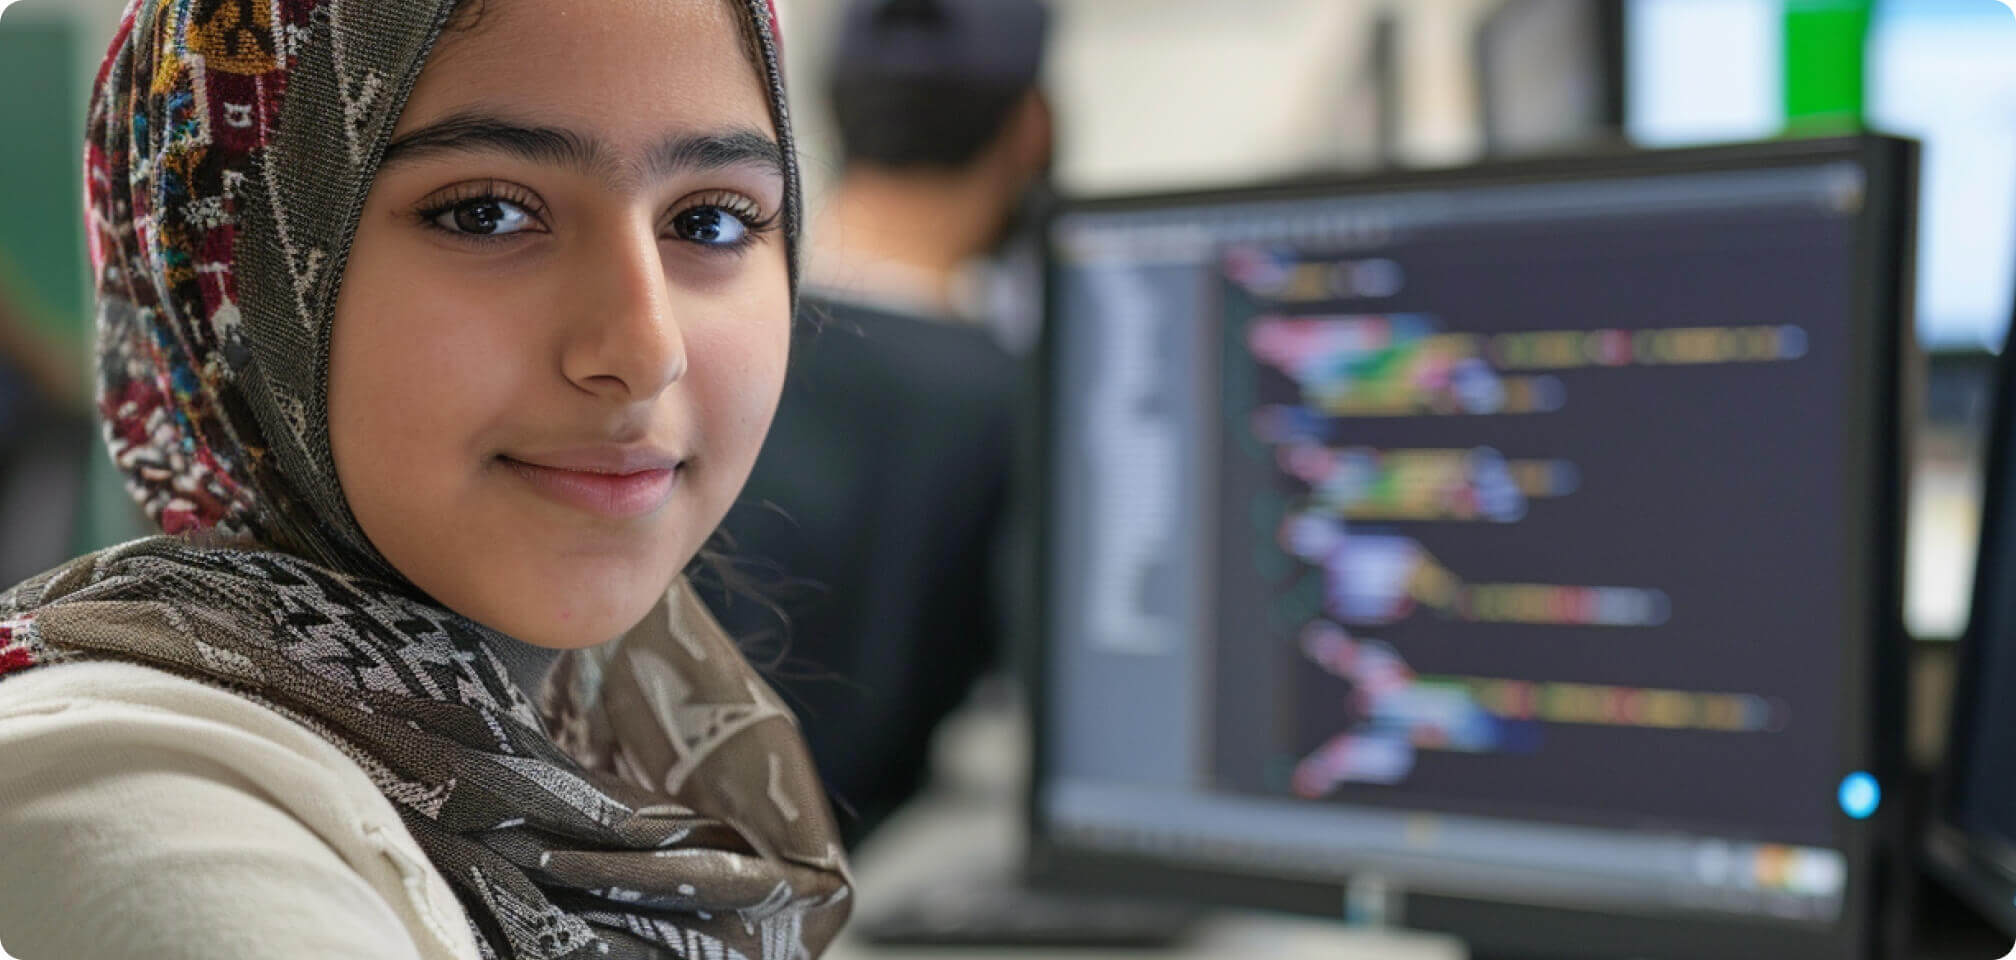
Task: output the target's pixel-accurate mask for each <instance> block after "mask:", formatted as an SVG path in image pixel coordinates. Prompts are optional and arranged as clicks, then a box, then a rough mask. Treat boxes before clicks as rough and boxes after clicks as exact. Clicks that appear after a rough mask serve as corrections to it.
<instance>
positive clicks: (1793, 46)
mask: <svg viewBox="0 0 2016 960" xmlns="http://www.w3.org/2000/svg"><path fill="white" fill-rule="evenodd" d="M1869 4H1870V0H1788V2H1787V3H1786V4H1785V125H1786V130H1787V132H1790V133H1795V134H1800V133H1823V132H1831V131H1835V130H1841V129H1852V128H1857V127H1860V126H1861V125H1862V118H1863V90H1864V86H1863V62H1864V51H1865V49H1866V47H1867V45H1868V39H1869Z"/></svg>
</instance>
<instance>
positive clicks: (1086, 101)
mask: <svg viewBox="0 0 2016 960" xmlns="http://www.w3.org/2000/svg"><path fill="white" fill-rule="evenodd" d="M1493 2H1494V0H1406V2H1404V3H1403V2H1396V0H1050V4H1051V8H1052V10H1053V11H1054V12H1055V14H1056V32H1055V34H1054V36H1053V41H1052V46H1051V50H1050V65H1049V71H1048V75H1047V77H1046V83H1047V85H1048V88H1049V90H1050V94H1051V96H1052V98H1053V99H1054V100H1055V101H1056V104H1057V113H1058V122H1059V138H1060V139H1059V157H1058V170H1057V174H1058V179H1059V182H1060V184H1061V185H1062V186H1063V187H1065V188H1066V189H1067V190H1071V191H1074V192H1089V193H1103V192H1115V191H1139V190H1145V189H1156V188H1168V187H1176V186H1184V185H1198V184H1219V183H1237V182H1242V181H1250V180H1254V179H1260V178H1269V177H1278V176H1283V175H1289V174H1295V173H1301V172H1306V171H1310V170H1314V169H1324V168H1334V167H1338V166H1346V167H1348V166H1355V165H1362V164H1364V163H1366V162H1369V161H1370V160H1371V158H1372V144H1371V140H1370V138H1371V129H1372V125H1373V122H1374V119H1373V116H1372V114H1371V105H1370V101H1369V99H1367V98H1366V97H1365V96H1364V93H1365V90H1366V88H1364V87H1363V78H1364V75H1365V71H1366V66H1367V65H1366V63H1365V62H1364V60H1363V53H1364V51H1365V48H1366V43H1367V42H1368V40H1369V35H1370V24H1371V22H1372V19H1373V17H1374V15H1375V14H1376V13H1378V11H1380V10H1381V9H1384V8H1391V9H1394V10H1397V11H1399V12H1400V13H1401V14H1402V16H1403V18H1404V21H1403V22H1404V23H1405V24H1406V27H1405V29H1404V30H1403V33H1402V41H1401V48H1400V51H1399V54H1398V55H1399V58H1400V62H1401V64H1402V65H1403V69H1405V70H1406V71H1407V75H1406V76H1405V78H1404V82H1403V88H1404V89H1406V90H1407V91H1408V99H1407V102H1406V103H1405V104H1404V112H1405V114H1406V126H1405V128H1404V129H1403V131H1402V138H1401V143H1400V150H1401V153H1402V155H1403V157H1405V158H1407V159H1409V160H1411V161H1415V162H1424V163H1440V162H1456V161H1460V160H1463V159H1466V158H1468V157H1470V156H1472V155H1474V154H1475V152H1476V150H1477V148H1478V145H1479V144H1478V136H1479V134H1478V123H1477V119H1476V110H1477V105H1476V103H1475V91H1474V89H1473V87H1472V86H1471V84H1470V81H1469V77H1468V74H1467V70H1468V57H1469V50H1470V48H1469V46H1468V44H1469V29H1470V27H1471V26H1472V25H1474V23H1475V21H1476V18H1477V17H1478V16H1479V15H1481V13H1482V12H1483V11H1484V10H1486V9H1487V8H1488V7H1490V6H1491V5H1492V3H1493ZM782 8H783V9H782V15H783V17H784V29H785V34H786V38H787V52H788V54H789V59H790V64H789V68H790V71H791V86H792V96H793V98H794V101H795V103H796V105H797V111H798V123H799V130H800V135H801V141H802V148H803V150H804V152H805V154H806V157H807V178H808V187H809V188H810V191H811V195H812V198H813V200H812V202H813V204H814V206H815V207H816V205H817V203H818V196H819V193H820V188H821V187H822V185H823V183H824V181H825V179H826V176H825V175H826V174H830V172H831V171H832V169H833V167H834V154H833V150H832V146H831V140H830V137H829V135H828V130H829V128H830V123H829V121H828V119H827V117H826V115H825V107H824V103H823V98H822V95H821V90H820V89H819V81H820V77H821V73H822V72H823V68H824V66H825V63H826V49H827V47H828V46H829V44H830V40H831V36H832V31H833V29H834V26H835V21H836V19H837V16H838V14H839V11H840V10H841V8H842V3H841V2H840V0H783V2H782Z"/></svg>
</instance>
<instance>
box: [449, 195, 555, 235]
mask: <svg viewBox="0 0 2016 960" xmlns="http://www.w3.org/2000/svg"><path fill="white" fill-rule="evenodd" d="M434 224H435V225H436V226H438V227H440V228H441V229H443V230H448V231H452V232H455V233H466V234H469V235H471V236H478V237H497V236H504V235H507V234H513V233H519V232H521V231H524V230H525V229H527V228H529V227H530V226H531V225H532V215H531V214H530V213H529V212H527V211H526V210H525V208H524V207H521V206H519V205H518V204H515V203H512V202H511V201H509V200H499V199H497V198H496V197H479V198H477V199H475V200H467V201H464V202H462V203H458V204H456V205H454V206H453V207H450V208H448V209H446V210H443V211H441V213H440V214H439V215H438V216H436V217H435V218H434Z"/></svg>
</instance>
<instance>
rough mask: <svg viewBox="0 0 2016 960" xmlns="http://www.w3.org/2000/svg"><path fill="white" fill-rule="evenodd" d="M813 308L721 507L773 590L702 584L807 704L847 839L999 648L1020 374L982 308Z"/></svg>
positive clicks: (899, 786)
mask: <svg viewBox="0 0 2016 960" xmlns="http://www.w3.org/2000/svg"><path fill="white" fill-rule="evenodd" d="M806 309H807V310H809V311H812V313H811V314H810V316H811V317H812V318H814V319H813V322H812V323H811V324H808V334H807V335H806V336H805V337H804V338H803V339H802V340H801V341H800V343H799V344H798V346H797V350H796V352H795V354H794V356H793V357H792V370H791V373H790V375H789V377H788V378H787V380H786V385H785V390H784V399H783V402H782V405H781V407H780V408H779V410H778V414H777V420H776V424H775V426H774V427H773V428H772V429H771V432H770V437H769V440H768V441H767V443H766V444H765V446H764V449H763V453H762V456H761V457H760V458H759V459H758V461H757V463H756V467H755V471H754V473H753V475H752V476H751V477H750V480H749V485H748V487H747V489H746V490H745V491H744V494H743V497H742V500H741V501H740V502H739V503H738V505H737V506H736V508H735V509H734V510H733V511H731V512H730V514H729V517H728V520H727V521H726V522H725V523H724V525H723V531H724V534H725V537H724V538H723V547H724V552H725V553H726V555H727V556H726V559H727V560H728V561H729V563H730V565H731V566H732V568H733V569H735V570H736V571H739V572H742V573H744V574H746V575H747V577H746V578H747V579H748V580H753V581H754V583H753V584H748V583H745V584H744V587H745V588H746V587H750V586H753V587H754V590H755V593H756V594H757V595H758V596H759V597H761V598H762V599H754V598H752V597H751V596H749V595H748V593H747V590H746V589H745V590H737V589H735V588H734V587H733V586H732V585H731V586H730V587H728V589H726V590H714V591H712V593H711V595H710V601H711V602H712V604H713V606H714V608H715V609H716V611H717V613H718V614H719V615H720V617H721V620H722V622H723V624H724V625H725V626H727V628H728V630H729V632H730V634H731V635H733V636H736V637H738V638H740V639H742V640H743V641H744V642H745V644H746V645H747V648H748V649H749V650H750V652H751V656H752V658H754V659H755V660H756V661H757V662H758V664H759V666H760V665H762V664H764V663H765V662H766V658H767V661H768V662H769V663H770V664H771V665H772V666H771V668H770V669H769V670H768V671H767V673H768V675H769V677H770V678H771V680H772V682H773V683H774V684H775V685H776V686H777V687H778V689H779V691H780V692H781V693H782V694H783V696H784V698H785V700H786V702H788V703H790V704H791V705H792V706H793V707H794V708H796V709H797V710H798V711H799V716H800V718H801V720H802V723H803V726H804V732H805V737H806V740H807V741H808V742H809V743H810V744H811V747H812V753H813V757H814V759H815V760H816V761H817V763H818V766H819V769H820V772H821V774H822V775H823V776H824V777H825V779H826V782H827V786H828V787H829V789H830V790H831V791H832V793H833V799H834V803H835V806H836V807H837V808H838V809H839V812H840V821H841V824H842V828H843V833H844V835H845V837H846V840H847V842H848V844H849V845H850V846H851V845H853V844H854V843H856V842H858V841H859V840H860V839H861V838H862V837H863V836H865V835H866V834H867V833H868V832H869V831H871V830H873V829H874V827H875V826H876V825H877V824H879V823H880V822H881V821H882V820H883V819H884V818H885V817H887V816H888V814H889V813H890V812H891V811H892V810H893V809H894V808H895V807H897V806H898V805H900V804H901V803H902V802H903V801H904V800H906V799H908V798H909V797H910V796H911V795H912V794H914V793H915V792H916V791H917V790H918V789H919V788H920V787H921V786H922V783H923V779H924V776H925V774H926V772H927V766H928V762H927V761H928V754H929V747H930V740H931V735H932V733H933V731H934V730H935V728H936V727H937V725H938V723H939V722H940V721H941V720H942V719H944V717H945V715H946V714H947V713H949V712H950V711H951V710H952V709H953V708H954V707H956V706H957V705H958V704H959V702H960V700H961V699H963V697H964V696H965V694H966V693H967V691H968V689H969V687H970V686H971V685H972V682H973V680H974V679H975V678H976V677H977V676H978V675H979V674H980V673H981V672H982V671H983V670H985V669H986V668H987V667H988V665H989V664H990V663H991V662H992V661H993V660H994V659H995V657H996V656H997V654H998V652H999V647H1000V640H999V637H1000V634H1001V632H1002V631H1001V627H1000V615H1001V611H1000V609H999V604H998V603H997V600H996V596H995V594H996V590H995V589H994V587H995V584H996V580H995V563H996V559H997V554H998V553H999V549H1000V545H1001V540H1002V537H1003V528H1004V526H1005V520H1004V516H1005V513H1006V510H1007V494H1006V488H1007V482H1008V475H1009V472H1010V471H1009V458H1010V450H1011V446H1012V439H1011V434H1012V419H1013V417H1012V413H1013V406H1014V404H1013V396H1014V392H1015V387H1016V383H1017V376H1018V375H1017V366H1016V363H1015V361H1014V360H1013V359H1012V358H1010V357H1009V355H1008V354H1007V353H1006V352H1004V351H1003V350H1002V349H1001V348H1000V347H998V346H997V345H996V343H995V341H994V340H993V338H992V337H991V336H990V335H988V334H987V333H986V332H985V331H983V330H981V329H979V328H976V327H963V326H954V325H950V324H946V323H939V322H934V321H932V320H928V319H924V318H919V317H912V316H905V315H901V314H897V313H891V312H885V311H881V310H875V309H870V308H867V307H862V306H856V305H849V304H843V303H835V302H826V301H818V300H810V301H808V302H807V305H806ZM820 318H823V321H822V320H821V319H820ZM764 600H767V601H769V604H766V603H765V602H764ZM772 605H774V607H773V606H772ZM780 613H781V614H783V616H782V617H780V616H779V614H780Z"/></svg>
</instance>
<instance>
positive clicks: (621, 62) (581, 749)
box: [0, 0, 849, 960]
mask: <svg viewBox="0 0 2016 960" xmlns="http://www.w3.org/2000/svg"><path fill="white" fill-rule="evenodd" d="M90 128H91V135H90V143H89V152H88V157H87V164H88V188H89V194H90V207H89V209H90V220H91V232H92V237H93V245H92V253H93V261H94V263H95V264H96V267H97V274H98V288H99V298H100V320H99V340H100V343H99V354H100V371H99V372H100V379H101V387H102V394H101V413H102V415H103V416H104V417H105V419H106V422H107V429H106V436H107V439H108V440H109V442H110V445H111V448H112V454H113V457H114V458H115V460H116V461H117V462H118V464H119V466H120V467H122V468H123V469H124V470H125V471H126V473H127V475H128V483H129V487H130V488H131V489H132V491H133V492H134V493H135V495H136V496H137V497H139V499H140V500H141V502H142V503H143V504H144V506H145V507H146V509H147V511H148V514H149V516H151V517H152V518H153V519H154V520H155V521H156V522H157V523H158V524H159V525H160V526H161V527H162V529H163V530H164V531H165V532H166V533H167V534H170V535H171V536H169V537H159V538H155V539H151V540H143V541H138V542H135V543H131V544H127V545H125V546H121V547H117V548H114V549H111V550H108V551H105V552H103V553H100V554H96V555H93V556H89V557H85V558H82V559H80V560H77V561H75V562H73V563H71V564H69V565H67V566H64V567H62V568H60V569H58V570H56V571H53V572H51V573H49V574H45V575H43V576H40V577H37V578H35V579H33V580H30V581H29V582H27V583H24V584H22V585H20V586H19V587H16V588H15V589H14V590H13V591H11V592H10V593H8V594H7V595H6V597H4V598H0V943H4V944H5V946H6V948H7V949H8V950H9V951H10V952H12V953H13V954H15V955H17V956H20V957H22V958H23V960H41V958H72V957H90V958H95V960H124V958H133V960H140V958H143V957H144V958H185V957H186V958H197V957H201V958H235V957H289V958H292V957H303V958H308V957H313V958H359V960H362V958H372V960H386V958H414V957H426V958H436V957H440V958H450V957H452V958H461V960H470V958H476V957H498V958H548V957H551V958H577V957H579V958H588V957H610V958H646V957H653V958H655V957H710V958H712V957H724V958H725V957H751V958H763V960H773V958H774V960H798V958H804V957H810V956H816V955H817V954H818V953H819V952H820V951H821V950H822V949H823V947H824V946H825V945H826V944H827V943H828V942H829V941H830V940H831V939H832V937H833V936H834V935H835V933H836V932H837V931H838V929H839V927H840V926H841V924H842V923H843V921H844V919H845V916H846V913H847V910H848V906H849V904H848V885H847V879H846V872H845V867H844V865H843V863H842V860H841V857H840V854H839V853H838V849H837V846H836V845H835V843H834V832H833V829H832V825H831V817H830V814H829V813H828V811H827V809H826V801H825V799H824V797H823V796H822V795H821V793H820V791H819V790H818V787H817V783H816V780H815V778H814V777H813V776H812V774H811V772H810V766H809V763H808V761H807V760H806V757H805V755H804V751H803V749H802V747H801V745H800V744H799V742H798V739H797V733H796V727H795V722H794V720H793V719H792V717H791V716H790V714H789V712H788V711H787V710H786V709H784V708H783V707H782V706H781V705H780V704H779V703H778V702H777V700H776V698H775V697H774V696H773V695H772V694H771V693H770V691H769V690H768V689H767V688H765V687H764V685H763V684H762V683H761V682H760V681H759V680H758V679H757V678H756V676H755V675H754V673H753V672H752V671H751V670H750V668H749V667H748V665H747V664H746V663H745V662H744V661H743V660H742V659H741V657H740V656H739V655H738V654H737V653H736V651H735V648H734V647H733V646H732V644H730V643H729V642H728V640H727V639H726V638H725V637H724V636H723V635H722V634H721V632H720V630H719V628H718V627H716V626H715V625H714V624H713V622H712V620H710V619H709V618H708V616H707V614H706V613H705V611H704V610H703V609H702V608H701V607H700V606H699V604H698V603H697V602H696V601H695V599H694V597H693V595H692V593H691V591H690V589H689V588H688V587H687V586H686V584H685V581H684V579H683V578H682V576H681V574H682V571H683V570H684V569H685V568H686V567H687V566H688V564H689V563H690V562H691V561H692V560H693V558H694V556H695V554H696V552H697V551H698V550H699V549H700V547H701V545H702V543H703V541H704V540H705V539H706V537H707V536H708V535H709V534H710V532H711V531H712V530H713V529H714V527H715V525H716V524H717V523H718V522H719V521H720V519H721V517H722V515H723V513H724V512H725V511H726V509H727V508H728V506H729V504H730V502H731V501H732V500H733V499H734V498H735V496H736V495H737V492H738V491H739V489H740V488H741V486H742V483H743V480H744V478H745V477H746V475H747V474H748V471H749V469H750V466H751V464H752V463H753V461H754V459H755V456H756V452H757V449H758V447H759V446H760V445H761V443H762V440H763V435H764V433H765V431H766V430H767V429H768V426H769V422H770V418H771V414H772V411H773V409H774V407H775V404H776V402H777V398H778V394H779V391H780V389H781V385H782V380H783V374H784V367H785V361H786V357H787V353H788V343H789V336H790V322H791V311H792V300H793V295H794V286H795V274H794V270H793V266H792V259H793V250H792V247H793V243H794V237H795V234H796V231H797V226H798V219H799V210H798V200H797V179H796V169H795V167H794V165H793V160H792V151H791V140H790V128H789V123H788V119H787V115H786V111H785V106H784V100H783V92H782V84H781V80H780V77H779V72H778V53H777V45H776V32H775V21H774V14H772V12H771V11H770V10H769V9H768V8H767V0H574V2H567V3H553V2H549V0H461V2H459V3H458V2H457V0H135V2H134V3H133V6H132V8H131V9H130V10H129V11H128V12H127V14H126V16H125V20H124V23H123V24H122V26H121V28H120V31H119V35H118V37H117V38H116V40H115V41H114V43H113V47H112V52H111V55H110V58H109V59H108V60H107V62H106V64H105V67H104V69H103V71H102V73H101V76H100V78H99V81H98V86H97V90H96V92H95V97H94V101H93V105H92V113H91V119H90ZM192 535H193V536H192ZM556 657H557V662H556Z"/></svg>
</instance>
